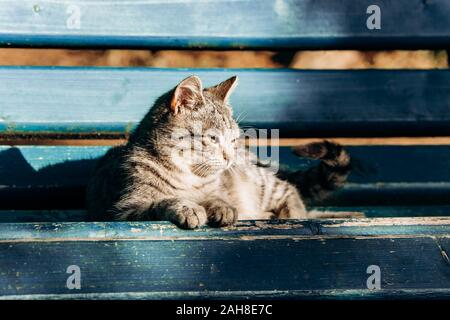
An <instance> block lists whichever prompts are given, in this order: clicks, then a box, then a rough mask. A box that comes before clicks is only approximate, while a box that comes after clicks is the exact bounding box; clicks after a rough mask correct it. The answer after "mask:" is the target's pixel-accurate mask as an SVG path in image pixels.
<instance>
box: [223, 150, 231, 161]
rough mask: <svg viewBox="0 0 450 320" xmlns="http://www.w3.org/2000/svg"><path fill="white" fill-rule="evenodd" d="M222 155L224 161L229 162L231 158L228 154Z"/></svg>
mask: <svg viewBox="0 0 450 320" xmlns="http://www.w3.org/2000/svg"><path fill="white" fill-rule="evenodd" d="M222 154H223V160H225V161H227V162H229V160H230V157H229V156H228V154H227V153H226V152H225V151H224V152H223V153H222Z"/></svg>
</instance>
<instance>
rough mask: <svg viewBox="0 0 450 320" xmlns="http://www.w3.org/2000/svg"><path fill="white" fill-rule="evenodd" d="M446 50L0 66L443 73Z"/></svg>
mask: <svg viewBox="0 0 450 320" xmlns="http://www.w3.org/2000/svg"><path fill="white" fill-rule="evenodd" d="M448 64H449V63H448V54H447V52H446V51H445V50H437V51H432V50H416V51H351V50H349V51H298V52H290V51H284V52H268V51H170V50H163V51H148V50H63V49H0V65H29V66H113V67H138V66H146V67H160V68H187V67H196V68H294V69H368V68H374V69H443V68H448Z"/></svg>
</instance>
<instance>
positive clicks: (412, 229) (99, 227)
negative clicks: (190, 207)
mask: <svg viewBox="0 0 450 320" xmlns="http://www.w3.org/2000/svg"><path fill="white" fill-rule="evenodd" d="M0 231H1V232H0V242H5V243H6V242H9V241H11V242H37V241H44V242H61V241H115V240H148V241H185V240H189V241H197V240H247V241H251V240H257V239H272V238H273V239H275V238H277V239H286V238H292V237H295V238H296V239H303V238H307V239H313V238H314V239H323V238H324V237H326V238H331V239H333V238H336V237H338V238H339V237H347V236H351V237H372V236H392V237H397V236H402V237H403V236H405V237H406V236H418V235H420V236H425V235H428V236H439V237H441V236H442V237H447V236H450V218H449V217H411V218H398V217H395V218H364V219H362V218H361V219H336V220H332V219H324V220H282V221H278V220H259V221H250V220H249V221H239V222H238V223H237V224H236V225H234V226H230V227H226V228H210V227H202V228H200V229H196V230H183V229H180V228H178V227H176V226H175V225H174V224H172V223H170V222H166V221H164V222H49V223H2V224H0Z"/></svg>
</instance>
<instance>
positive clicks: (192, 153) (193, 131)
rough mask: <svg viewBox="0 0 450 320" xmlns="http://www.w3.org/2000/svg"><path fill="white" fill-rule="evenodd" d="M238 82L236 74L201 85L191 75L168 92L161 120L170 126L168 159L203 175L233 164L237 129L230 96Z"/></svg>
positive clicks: (208, 174) (237, 136)
mask: <svg viewBox="0 0 450 320" xmlns="http://www.w3.org/2000/svg"><path fill="white" fill-rule="evenodd" d="M237 81H238V78H237V77H236V76H235V77H232V78H230V79H228V80H226V81H224V82H222V83H220V84H218V85H216V86H213V87H209V88H203V85H202V82H201V80H200V78H198V77H196V76H191V77H189V78H187V79H185V80H183V81H181V82H180V83H179V84H178V85H177V86H176V87H175V89H174V90H173V91H172V92H171V96H170V99H169V100H170V101H168V103H167V102H166V105H165V107H166V108H168V109H169V112H168V116H167V117H163V118H164V120H163V121H167V125H168V126H169V127H170V129H171V130H170V131H171V132H170V134H171V147H172V152H171V157H172V159H171V160H172V161H173V162H175V163H176V164H177V165H178V166H181V167H184V169H186V170H190V171H191V172H192V173H193V174H195V175H198V176H203V177H204V176H210V175H214V174H217V173H220V172H222V171H223V170H226V169H228V168H230V167H231V166H232V165H233V163H234V162H235V160H236V155H237V151H238V150H237V148H238V138H239V134H240V132H239V126H238V124H237V123H236V121H235V120H234V119H233V112H232V109H231V106H230V104H229V97H230V95H231V93H232V92H233V90H234V89H235V87H236V85H237ZM161 120H162V118H161ZM167 125H165V126H164V128H165V129H167V127H168V126H167Z"/></svg>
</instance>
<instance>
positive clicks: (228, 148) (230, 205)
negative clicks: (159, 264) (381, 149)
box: [87, 76, 348, 229]
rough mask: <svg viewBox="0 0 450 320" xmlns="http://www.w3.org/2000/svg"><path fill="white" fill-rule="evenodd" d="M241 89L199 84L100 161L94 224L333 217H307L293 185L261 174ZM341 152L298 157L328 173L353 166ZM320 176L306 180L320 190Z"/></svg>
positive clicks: (92, 192) (180, 89)
mask: <svg viewBox="0 0 450 320" xmlns="http://www.w3.org/2000/svg"><path fill="white" fill-rule="evenodd" d="M236 84H237V78H236V77H233V78H231V79H228V80H226V81H224V82H222V83H221V84H219V85H217V86H215V87H212V88H207V89H203V87H202V83H201V81H200V79H199V78H198V77H195V76H192V77H189V78H187V79H185V80H183V81H182V82H181V83H180V84H179V85H178V86H177V87H176V88H174V89H173V90H171V91H169V92H167V93H166V94H164V95H163V96H161V98H159V99H158V100H157V101H156V103H155V105H154V106H153V107H152V108H151V110H150V112H149V113H148V114H147V115H146V116H145V118H144V119H143V120H142V121H141V123H140V124H139V126H138V127H137V129H136V130H135V131H134V132H133V134H132V136H131V137H130V139H129V141H128V143H127V144H126V145H124V146H119V147H116V148H113V149H111V150H110V151H109V152H108V153H107V154H106V155H105V156H104V157H103V158H102V159H101V160H100V161H99V163H98V166H97V168H96V170H95V172H94V174H93V177H92V179H91V181H90V183H89V184H88V188H87V205H88V210H89V212H90V214H91V217H92V219H93V220H168V221H172V222H173V223H175V224H176V225H178V226H180V227H182V228H189V229H192V228H196V227H199V226H202V225H204V224H206V223H208V224H210V225H211V226H216V227H221V226H226V225H231V224H233V223H234V222H235V221H236V220H238V219H241V220H245V219H269V218H280V219H292V218H317V217H321V216H324V217H331V215H332V214H333V213H323V212H322V213H320V212H319V213H317V212H308V211H307V210H306V208H305V205H304V203H303V201H302V199H301V197H300V194H299V191H298V190H297V188H296V187H295V186H294V184H291V182H289V181H285V180H283V179H280V178H279V177H278V176H276V174H275V173H274V172H272V171H271V170H269V169H268V168H263V167H261V166H259V165H258V164H257V161H256V159H255V156H254V155H252V154H250V153H249V152H248V151H247V150H246V149H245V148H242V147H241V146H240V145H239V140H238V139H237V138H238V137H239V127H238V125H237V123H236V121H235V120H234V119H233V115H232V109H231V107H230V106H229V103H228V97H229V95H230V94H231V92H232V91H233V89H234V88H235V87H236ZM338 149H339V147H338V146H337V145H334V144H331V143H329V142H325V143H324V144H322V145H319V144H317V145H308V146H307V147H306V149H302V148H297V149H296V152H297V153H298V154H299V155H308V156H310V157H311V156H312V157H316V158H320V159H323V161H322V163H321V165H320V166H322V169H321V170H325V169H326V170H328V167H330V168H338V167H340V166H341V165H342V164H343V163H344V162H345V161H347V160H348V156H347V155H346V153H345V152H344V151H343V150H340V152H339V153H336V152H337V150H338ZM346 159H347V160H346ZM320 166H319V167H320ZM324 166H326V167H324ZM333 170H334V169H333ZM327 172H328V171H327ZM329 172H331V171H329ZM333 172H334V171H333ZM313 176H314V177H315V175H314V174H312V173H311V174H309V173H306V175H304V176H303V178H301V179H304V181H307V180H308V179H310V180H311V181H314V183H316V182H315V181H316V180H314V179H315V178H314V179H313ZM308 177H310V178H308ZM321 177H323V176H321ZM289 178H293V177H291V176H290V177H289ZM295 179H297V180H295ZM295 179H294V182H298V181H299V180H298V179H300V178H298V177H296V178H295ZM308 181H309V180H308ZM317 181H319V180H317ZM320 181H321V180H320ZM317 183H319V182H317ZM318 185H320V186H326V187H329V186H330V185H329V184H327V185H325V184H323V183H319V184H318ZM308 188H309V187H308ZM308 188H307V189H305V188H304V187H302V186H299V190H300V191H301V192H302V193H305V194H307V195H309V194H311V195H313V194H314V195H315V194H316V193H319V191H318V190H317V191H312V190H316V189H315V187H314V186H313V187H312V188H309V189H308ZM307 190H309V191H307ZM307 192H309V193H307ZM333 217H334V216H333Z"/></svg>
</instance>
